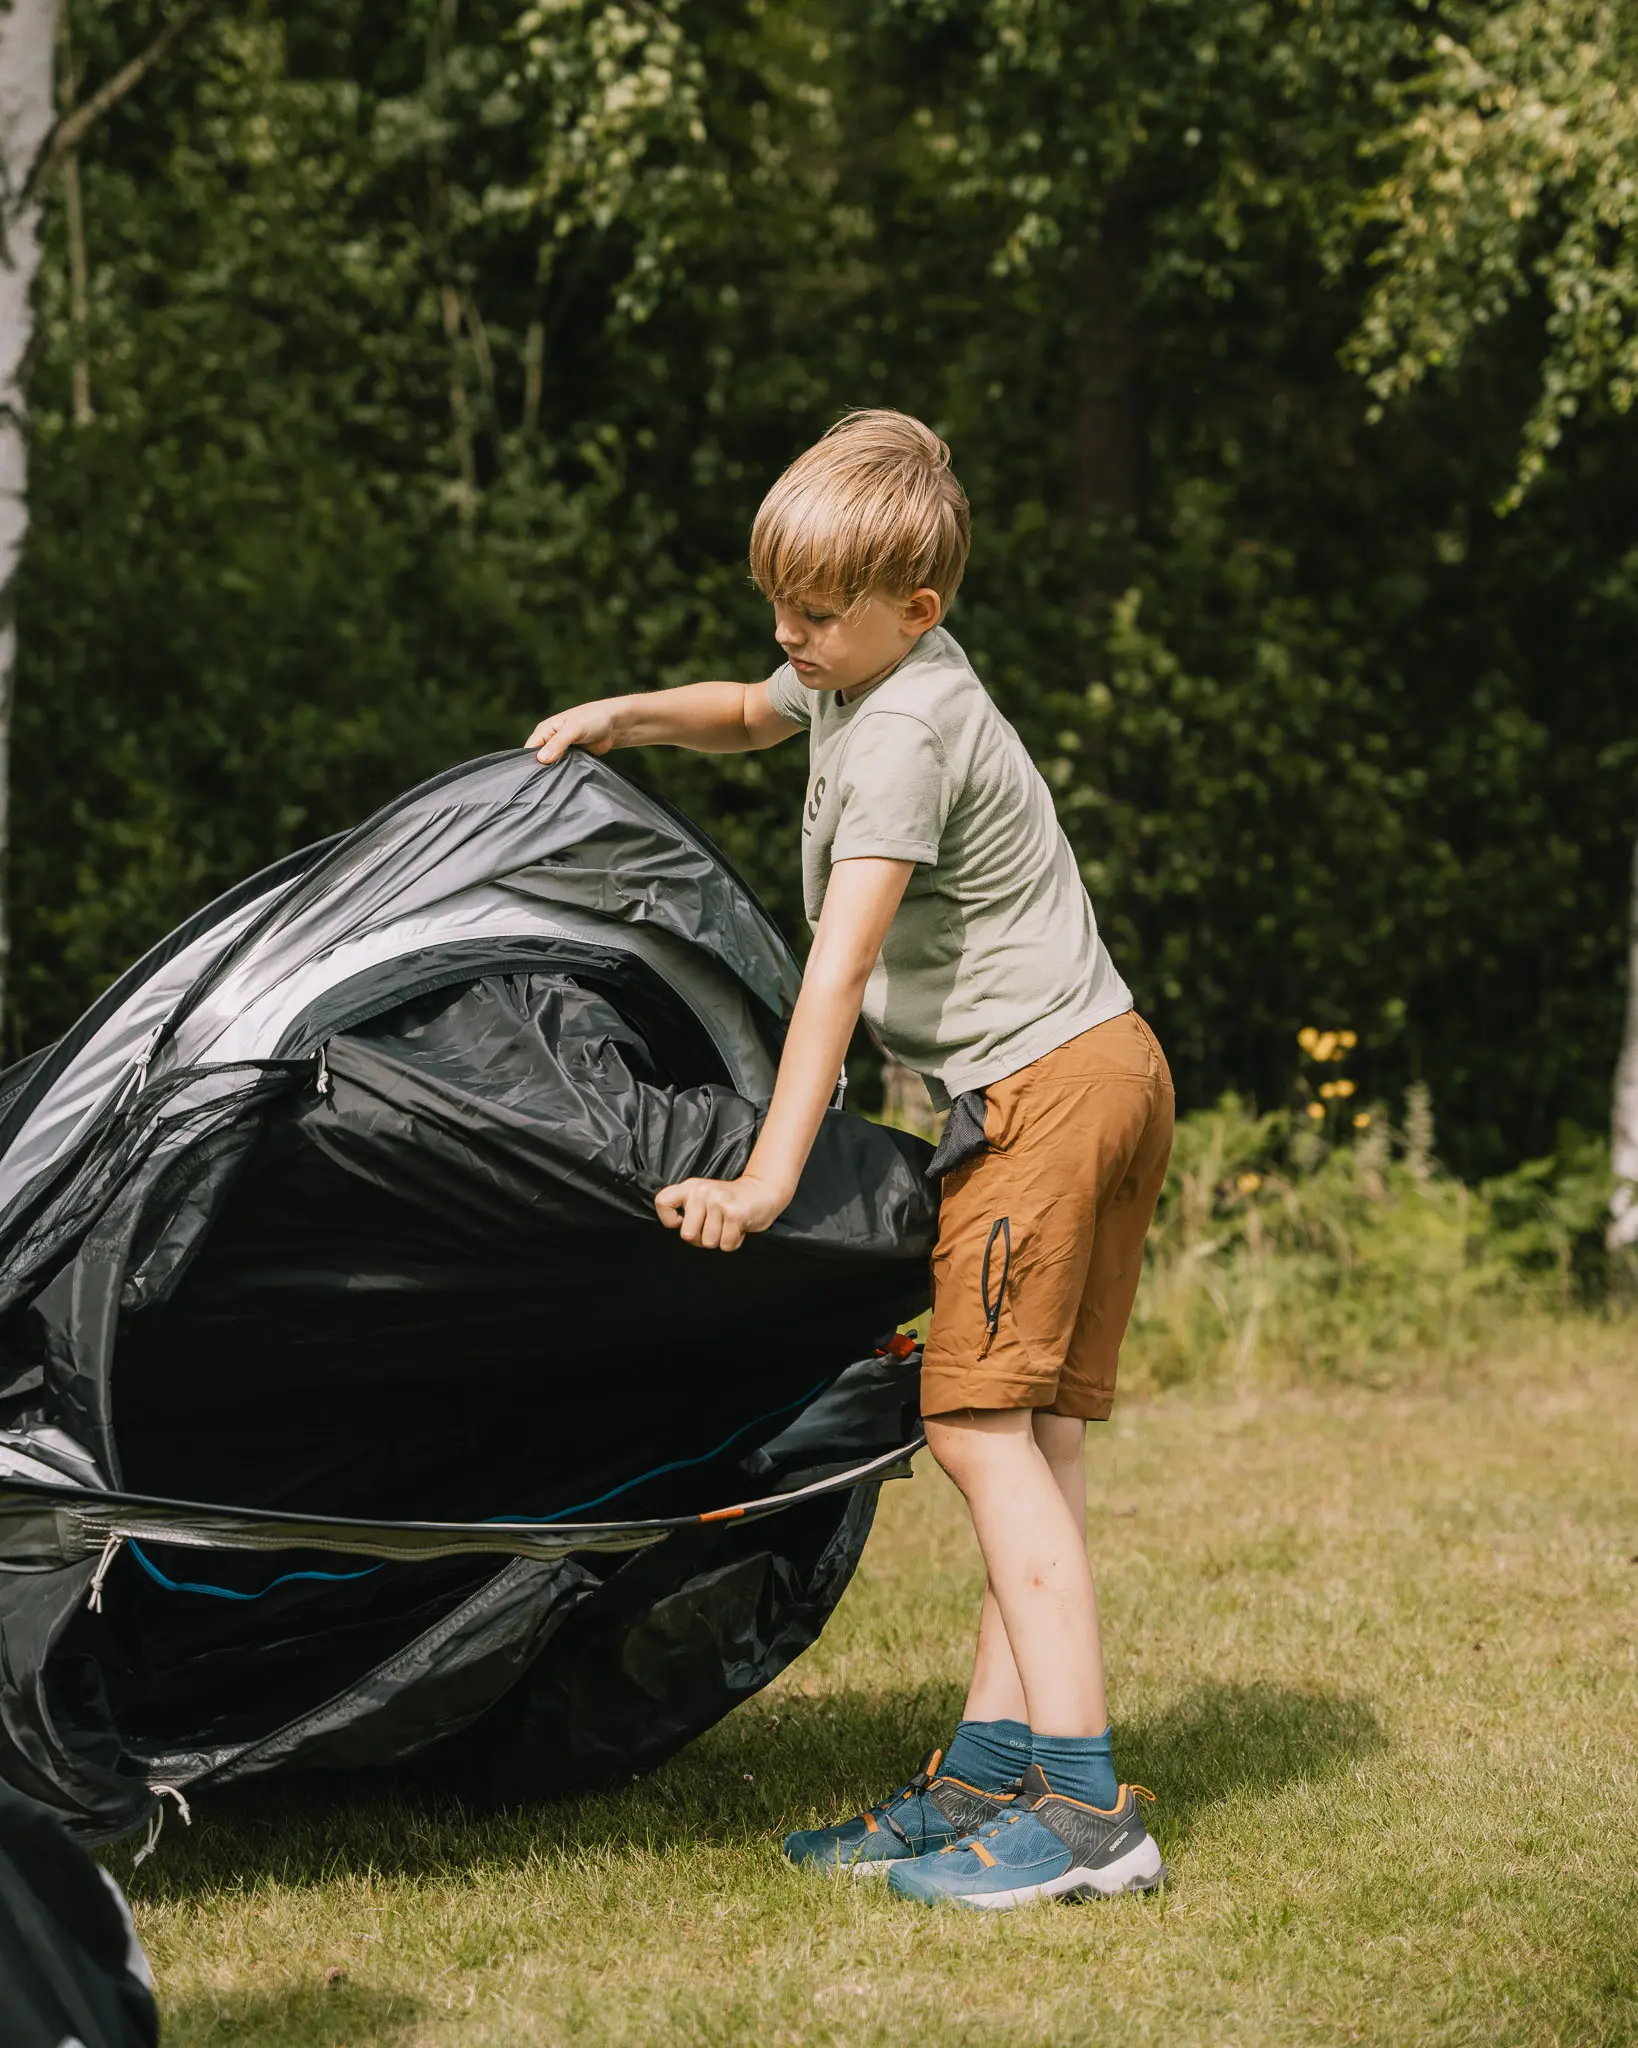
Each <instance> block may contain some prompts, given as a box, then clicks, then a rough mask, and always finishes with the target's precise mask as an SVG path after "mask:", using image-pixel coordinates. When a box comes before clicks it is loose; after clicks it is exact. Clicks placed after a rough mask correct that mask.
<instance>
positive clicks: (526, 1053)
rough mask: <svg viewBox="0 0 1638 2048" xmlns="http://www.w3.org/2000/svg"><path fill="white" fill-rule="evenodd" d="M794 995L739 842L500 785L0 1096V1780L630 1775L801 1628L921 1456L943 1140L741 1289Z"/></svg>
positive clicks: (828, 1189) (201, 933) (151, 968)
mask: <svg viewBox="0 0 1638 2048" xmlns="http://www.w3.org/2000/svg"><path fill="white" fill-rule="evenodd" d="M797 986H798V971H797V966H796V963H795V960H794V959H793V957H792V955H791V953H790V951H789V949H788V948H787V947H786V945H785V944H784V942H783V940H782V939H781V938H780V936H779V934H778V932H777V930H776V928H775V927H774V926H773V924H772V923H771V921H770V920H769V918H768V916H767V914H766V913H765V912H764V911H763V910H762V909H761V907H760V906H759V905H758V903H757V902H756V900H755V898H754V897H753V896H752V895H751V893H750V891H749V890H748V889H747V888H746V887H745V885H744V884H743V883H742V882H741V881H740V880H739V879H738V878H737V876H735V875H734V873H733V872H732V870H731V869H730V868H729V867H728V865H727V864H726V862H725V861H724V860H723V858H722V856H721V855H720V853H718V852H717V851H716V849H715V848H714V847H712V846H711V844H710V843H709V841H707V840H706V839H705V838H704V837H703V836H702V835H701V834H700V833H699V832H698V831H696V830H695V828H694V827H693V826H691V825H690V824H689V823H688V822H687V821H686V820H685V819H683V818H682V817H680V816H679V815H677V814H676V813H674V812H672V811H670V810H669V809H667V808H666V807H664V806H663V805H661V804H659V803H658V802H656V801H655V800H653V799H652V798H650V797H648V796H646V795H644V794H643V793H642V792H640V791H639V790H637V789H636V788H634V787H633V786H632V785H631V784H630V783H629V782H627V781H625V780H624V779H623V778H622V777H620V776H619V775H617V774H615V773H614V772H613V771H612V770H611V769H609V768H607V767H606V766H604V765H603V764H601V763H599V762H597V761H594V760H592V759H590V758H589V757H588V756H586V755H584V754H581V753H571V754H570V755H569V756H568V757H567V758H566V759H565V760H564V761H563V762H562V763H561V764H559V765H558V766H557V767H556V768H554V769H550V770H543V769H541V768H540V767H538V766H537V765H536V764H535V762H534V761H533V759H532V758H531V757H529V756H528V755H526V754H521V753H520V754H515V755H504V756H497V757H495V758H493V759H490V760H487V761H482V762H478V763H476V764H474V765H472V766H470V767H467V768H463V769H459V770H456V771H454V772H452V773H451V774H449V775H446V776H444V777H441V778H439V779H438V780H436V781H434V782H431V783H428V784H426V785H425V786H424V787H422V788H420V789H418V790H415V791H414V792H412V793H411V794H410V795H408V796H406V797H404V798H402V799H401V800H400V801H399V802H397V803H395V804H393V805H391V806H389V808H388V809H386V810H385V811H382V812H381V813H379V814H378V815H377V816H376V817H375V818H373V819H372V820H370V821H369V822H368V823H367V824H365V825H364V826H362V827H360V828H359V829H358V830H357V831H355V832H352V833H350V834H347V835H345V836H344V837H342V838H340V839H338V840H333V841H330V842H328V843H326V844H325V845H323V846H320V847H317V848H314V849H312V850H311V851H309V852H307V853H305V854H301V855H298V856H295V857H293V858H292V859H290V860H288V861H286V862H284V863H283V864H282V865H281V866H279V867H278V868H275V869H272V870H270V871H268V872H267V873H265V874H263V875H260V876H258V877H257V878H256V879H255V880H254V881H252V882H249V883H247V884H245V885H244V886H243V887H242V888H240V889H238V890H236V891H235V892H233V893H232V894H230V895H229V896H226V897H224V898H222V899H221V900H220V901H219V902H217V903H215V904H213V905H212V906H211V907H210V908H209V909H208V910H205V911H203V912H201V913H200V914H199V915H198V916H197V917H195V918H193V919H192V920H191V921H190V922H189V923H188V924H186V925H184V926H183V927H182V928H181V929H180V930H178V931H177V932H175V933H174V934H173V935H172V936H171V937H170V938H169V939H168V940H166V941H165V943H164V944H163V945H161V946H159V947H158V948H156V950H155V951H154V952H152V953H150V954H149V955H148V956H147V957H146V958H145V959H144V960H142V961H141V962H139V964H138V965H137V966H136V967H134V968H133V969H131V971H130V972H129V973H128V974H127V975H126V976H125V977H124V978H123V979H122V980H121V981H120V982H118V983H117V984H116V985H115V986H114V987H113V988H112V989H111V990H110V991H109V992H108V993H107V995H105V996H104V997H103V998H102V999H101V1001H100V1002H98V1003H97V1004H96V1005H95V1007H94V1008H93V1009H92V1010H91V1011H90V1012H89V1013H88V1014H87V1015H86V1016H85V1017H84V1018H83V1019H82V1021H81V1022H80V1023H79V1024H78V1025H77V1026H76V1027H75V1028H74V1030H72V1031H71V1032H69V1033H68V1034H67V1036H66V1037H65V1038H64V1039H63V1040H62V1041H61V1042H60V1043H59V1044H57V1045H56V1046H54V1047H52V1048H51V1049H50V1050H49V1051H47V1052H45V1053H42V1054H39V1055H36V1056H35V1058H34V1059H32V1060H31V1061H29V1062H27V1063H25V1065H24V1066H22V1067H20V1068H17V1069H14V1070H13V1071H12V1073H11V1074H9V1075H7V1076H5V1077H4V1078H3V1079H0V1779H4V1780H6V1781H8V1782H9V1783H10V1784H11V1785H12V1786H14V1787H15V1788H16V1789H17V1790H18V1791H20V1792H22V1793H23V1794H25V1795H26V1796H28V1797H30V1798H32V1799H34V1800H37V1801H39V1802H41V1803H42V1804H44V1805H46V1806H48V1807H50V1808H52V1809H53V1810H55V1811H56V1812H57V1813H58V1814H60V1815H61V1816H62V1817H63V1818H65V1819H66V1820H68V1821H69V1822H70V1824H71V1825H73V1826H75V1827H76V1828H77V1829H78V1830H79V1831H80V1832H82V1833H83V1834H86V1835H88V1836H93V1837H108V1836H112V1835H115V1834H119V1833H122V1832H124V1831H127V1830H129V1829H131V1828H133V1827H135V1826H137V1825H139V1824H141V1823H142V1822H143V1821H144V1820H145V1819H151V1818H152V1816H153V1814H154V1812H155V1811H156V1804H155V1791H154V1788H155V1787H177V1788H183V1787H186V1788H194V1787H198V1786H201V1785H206V1784H220V1783H222V1782H224V1781H226V1780H229V1779H233V1778H239V1777H244V1776H246V1775H248V1774H250V1773H253V1772H262V1771H269V1770H274V1769H287V1768H298V1769H311V1768H317V1767H344V1768H351V1767H356V1766H369V1765H388V1764H392V1765H403V1764H405V1763H406V1760H407V1759H411V1758H419V1759H420V1762H419V1763H418V1764H417V1765H416V1766H415V1768H417V1769H419V1770H423V1771H425V1772H426V1773H427V1774H428V1775H430V1776H432V1777H433V1778H434V1779H436V1780H437V1781H438V1782H441V1783H442V1784H444V1785H446V1786H448V1787H451V1788H454V1789H457V1790H459V1791H461V1792H462V1793H463V1794H465V1795H467V1796H471V1797H474V1798H478V1799H483V1800H509V1799H520V1798H528V1797H534V1796H540V1795H542V1794H545V1793H548V1792H553V1791H558V1790H566V1789H571V1788H573V1787H576V1786H582V1785H588V1784H594V1783H607V1782H611V1781H613V1780H615V1779H618V1778H621V1777H625V1776H629V1775H630V1774H632V1773H634V1772H637V1771H640V1770H643V1769H646V1768H650V1767H652V1766H653V1765H655V1764H656V1763H658V1762H660V1761H661V1760H662V1759H663V1758H664V1757H666V1756H667V1755H669V1754H670V1753H671V1752H673V1751H674V1750H675V1749H677V1748H678V1747H679V1746H680V1745H681V1744H682V1743H684V1742H686V1741H687V1740H689V1739H690V1737H692V1736H693V1735H695V1734H697V1733H698V1732H699V1731H700V1730H701V1729H703V1728H705V1727H707V1726H709V1725H710V1724H711V1723H712V1722H713V1721H715V1720H716V1719H717V1718H719V1717H720V1716H721V1715H722V1714H723V1713H725V1712H726V1711H727V1710H728V1709H729V1708H730V1707H731V1706H732V1705H733V1704H734V1703H735V1702H736V1701H737V1700H740V1699H742V1698H745V1697H746V1696H747V1695H749V1694H750V1693H752V1692H754V1691H755V1690H756V1689H757V1688H758V1687H760V1686H762V1685H764V1684H766V1683H767V1681H768V1680H769V1679H770V1678H771V1677H773V1676H774V1674H775V1673H776V1672H778V1671H779V1670H780V1669H782V1668H783V1666H784V1665H785V1664H787V1663H788V1662H789V1661H790V1659H791V1658H792V1657H793V1656H795V1655H796V1654H797V1653H798V1652H799V1651H800V1650H801V1649H803V1648H804V1647H806V1645H807V1644H808V1643H810V1642H811V1641H812V1640H813V1638H814V1636H815V1635H816V1634H817V1632H818V1630H819V1629H820V1627H821V1626H822V1625H823V1623H824V1621H825V1619H826V1617H827V1616H828V1614H829V1613H830V1610H831V1609H832V1607H833V1606H834V1604H835V1602H836V1600H837V1598H838V1597H839V1595H840V1593H841V1591H842V1588H843V1587H844V1586H845V1585H846V1583H847V1580H848V1577H849V1575H850V1573H851V1571H852V1569H853V1566H854V1564H855V1563H856V1561H857V1559H858V1556H859V1552H860V1549H861V1547H862V1545H863V1543H864V1539H865V1536H866V1534H867V1532H868V1529H869V1526H870V1520H871V1515H872V1512H873V1509H874V1504H875V1495H876V1487H877V1484H878V1482H879V1481H880V1479H881V1478H882V1477H884V1476H886V1475H888V1474H890V1473H892V1472H895V1471H902V1470H903V1469H904V1460H905V1458H906V1455H907V1453H908V1450H909V1449H910V1448H911V1447H913V1445H914V1443H915V1442H916V1440H917V1427H918V1426H917V1423H916V1419H915V1415H916V1404H915V1373H914V1367H915V1359H914V1357H913V1356H909V1355H906V1354H907V1351H908V1347H907V1345H906V1344H905V1343H904V1341H903V1340H896V1341H890V1342H886V1343H885V1344H884V1343H883V1339H884V1334H885V1336H886V1337H888V1338H891V1333H892V1331H893V1329H894V1326H895V1325H896V1324H898V1323H899V1322H901V1321H903V1320H904V1319H905V1318H907V1317H908V1316H912V1315H914V1314H916V1313H917V1312H919V1310H920V1309H921V1308H922V1307H923V1306H924V1304H925V1295H926V1262H927V1252H928V1248H929V1244H930V1240H931V1236H932V1230H933V1222H934V1207H935V1198H934V1195H933V1193H932V1190H931V1189H930V1187H929V1185H928V1183H927V1181H926V1179H925V1177H924V1168H925V1165H926V1162H927V1157H928V1152H927V1148H926V1147H925V1146H924V1145H922V1144H921V1143H920V1141H918V1140H916V1139H913V1138H908V1137H905V1136H903V1135H901V1134H898V1133H895V1132H890V1131H886V1130H882V1129H879V1128H878V1127H876V1126H874V1125H872V1124H870V1123H868V1122H866V1121H865V1120H863V1119H862V1118H859V1117H856V1116H853V1115H850V1114H848V1113H846V1112H844V1111H843V1110H842V1109H841V1108H840V1107H838V1108H836V1109H833V1110H832V1111H831V1112H830V1113H829V1114H828V1115H827V1117H826V1120H825V1124H824V1128H823V1129H822V1131H821V1133H820V1137H819V1140H818V1143H817V1144H816V1146H815V1149H814V1153H813V1158H812V1161H811V1163H810V1165H809V1168H808V1171H807V1172H806V1174H805V1175H804V1177H803V1181H802V1185H801V1189H800V1191H799V1193H798V1195H797V1198H796V1200H795V1202H794V1203H793V1204H792V1206H791V1208H790V1209H789V1210H788V1211H787V1212H786V1214H785V1216H784V1217H783V1218H782V1219H781V1220H780V1222H779V1223H778V1224H776V1225H775V1227H774V1228H773V1229H772V1230H771V1231H769V1232H768V1233H766V1235H765V1236H762V1237H759V1238H757V1239H754V1240H752V1241H751V1242H750V1243H749V1244H748V1245H747V1246H746V1247H745V1248H744V1249H743V1250H742V1251H740V1252H738V1253H735V1254H733V1255H732V1256H730V1257H724V1256H723V1255H721V1254H708V1253H704V1252H700V1251H696V1250H691V1249H690V1248H688V1247H687V1246H685V1245H683V1244H682V1243H681V1242H680V1241H679V1240H678V1239H677V1238H676V1237H675V1236H673V1235H672V1234H671V1233H670V1232H668V1231H666V1230H665V1229H663V1228H662V1227H661V1226H660V1224H659V1223H658V1221H657V1220H656V1218H655V1215H654V1211H653V1196H654V1194H655V1192H656V1191H657V1190H658V1189H659V1188H660V1187H662V1186H664V1185H665V1184H667V1183H668V1182H671V1181H675V1180H679V1179H682V1178H684V1177H685V1176H687V1175H690V1174H712V1175H725V1174H732V1173H734V1172H736V1171H737V1170H738V1169H739V1168H740V1166H741V1165H742V1164H743V1163H744V1161H745V1158H746V1156H747V1154H748V1152H749V1149H750V1146H751V1143H752V1141H753V1139H754V1136H755V1132H756V1126H757V1121H758V1118H759V1116H760V1114H761V1113H762V1110H763V1108H764V1107H765V1105H766V1101H767V1097H768V1095H769V1093H770V1091H771V1088H772V1083H773V1074H774V1067H775V1061H776V1058H777V1052H778V1047H779V1043H780V1039H781V1035H782V1031H783V1028H784V1023H785V1020H786V1019H787V1018H788V1016H789V1013H790V1009H791V1005H792V1002H793V1000H794V997H795V994H796V990H797Z"/></svg>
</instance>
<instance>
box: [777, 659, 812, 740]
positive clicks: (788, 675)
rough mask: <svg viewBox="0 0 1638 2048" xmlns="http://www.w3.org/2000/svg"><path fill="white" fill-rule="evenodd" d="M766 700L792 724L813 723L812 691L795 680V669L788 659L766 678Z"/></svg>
mask: <svg viewBox="0 0 1638 2048" xmlns="http://www.w3.org/2000/svg"><path fill="white" fill-rule="evenodd" d="M768 702H769V703H770V704H771V705H772V706H773V708H774V710H775V711H777V712H778V713H779V715H780V717H781V718H788V719H789V720H790V722H791V724H792V725H811V724H812V723H813V692H812V691H811V690H809V689H807V688H805V687H804V685H803V684H801V683H799V682H798V681H797V680H796V671H795V669H793V668H792V667H791V665H790V663H789V662H788V661H787V662H786V663H785V664H784V665H783V667H780V668H776V669H775V670H774V672H773V674H772V675H771V676H769V678H768Z"/></svg>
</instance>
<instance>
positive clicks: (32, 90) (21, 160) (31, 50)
mask: <svg viewBox="0 0 1638 2048" xmlns="http://www.w3.org/2000/svg"><path fill="white" fill-rule="evenodd" d="M56 42H57V0H10V5H9V7H8V9H7V11H6V12H5V13H4V14H0V1017H3V1016H4V1005H5V998H6V984H7V970H8V968H9V967H10V964H11V916H10V908H9V905H8V902H7V897H6V887H5V878H6V867H7V861H8V855H9V853H10V849H11V761H10V756H11V700H12V674H13V669H14V667H15V664H16V655H17V620H16V585H17V565H18V562H19V561H20V559H21V557H22V552H23V539H24V536H25V534H26V533H27V531H28V442H27V437H26V416H25V411H24V397H23V378H24V374H25V371H26V369H27V364H28V353H29V343H30V341H31V340H32V338H33V334H34V278H35V273H36V272H37V271H38V269H39V267H40V199H39V194H38V191H37V190H35V189H33V188H32V187H31V183H30V180H31V179H32V177H33V174H34V171H35V168H36V166H37V165H38V163H39V160H40V152H41V150H42V149H43V147H44V146H45V142H46V138H47V136H48V135H49V134H50V133H51V124H52V118H53V114H54V107H53V104H52V91H51V62H52V54H53V51H54V50H55V47H56Z"/></svg>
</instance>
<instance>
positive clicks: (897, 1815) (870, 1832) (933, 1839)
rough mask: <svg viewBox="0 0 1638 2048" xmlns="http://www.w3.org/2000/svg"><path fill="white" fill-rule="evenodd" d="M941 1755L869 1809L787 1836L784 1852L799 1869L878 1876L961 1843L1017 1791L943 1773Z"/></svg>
mask: <svg viewBox="0 0 1638 2048" xmlns="http://www.w3.org/2000/svg"><path fill="white" fill-rule="evenodd" d="M941 1757H942V1752H941V1751H939V1750H936V1749H935V1750H934V1751H932V1753H931V1754H930V1755H929V1756H928V1757H927V1759H926V1761H925V1762H924V1763H923V1764H922V1767H921V1769H920V1770H919V1771H917V1773H916V1775H915V1776H914V1777H913V1778H912V1779H911V1780H910V1782H909V1783H908V1784H907V1785H901V1786H900V1787H899V1789H898V1790H897V1791H896V1792H895V1793H893V1794H892V1796H891V1797H890V1798H888V1799H884V1800H883V1801H882V1803H881V1805H880V1806H873V1807H871V1809H870V1810H869V1812H868V1813H856V1814H855V1815H854V1816H853V1818H852V1819H851V1820H844V1821H838V1822H837V1824H836V1825H835V1827H830V1828H803V1829H800V1830H798V1832H797V1833H796V1834H794V1835H787V1836H786V1837H785V1854H786V1855H787V1856H788V1857H789V1858H790V1860H791V1861H792V1862H793V1863H794V1864H795V1865H796V1866H797V1867H798V1869H801V1870H826V1871H830V1870H844V1871H846V1872H847V1873H848V1874H849V1875H850V1876H853V1877H880V1876H882V1875H883V1873H884V1872H885V1871H887V1869H888V1868H889V1867H890V1866H893V1865H897V1864H900V1863H907V1862H910V1861H912V1860H913V1859H914V1858H916V1857H920V1856H925V1855H927V1853H928V1852H929V1851H930V1850H933V1849H942V1848H945V1847H946V1846H947V1845H948V1844H949V1843H951V1842H959V1841H960V1840H961V1838H962V1836H963V1835H967V1834H971V1832H972V1831H973V1829H974V1828H977V1827H982V1826H983V1825H984V1824H985V1823H986V1822H987V1821H991V1820H993V1819H994V1818H995V1816H996V1815H997V1814H998V1813H1005V1812H1006V1811H1007V1809H1008V1807H1009V1806H1010V1805H1011V1804H1012V1801H1013V1799H1014V1797H1015V1796H1016V1794H1015V1791H1013V1790H1008V1791H1005V1792H982V1791H980V1790H979V1788H978V1787H977V1786H976V1785H968V1784H966V1783H964V1782H963V1780H962V1779H960V1778H941V1777H940V1776H939V1775H938V1767H939V1763H940V1761H941Z"/></svg>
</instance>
